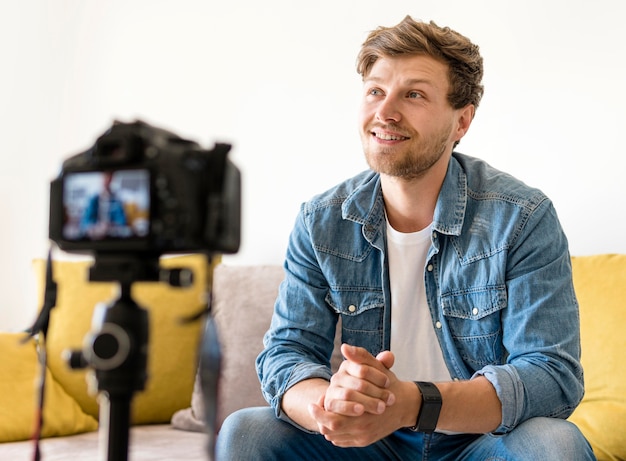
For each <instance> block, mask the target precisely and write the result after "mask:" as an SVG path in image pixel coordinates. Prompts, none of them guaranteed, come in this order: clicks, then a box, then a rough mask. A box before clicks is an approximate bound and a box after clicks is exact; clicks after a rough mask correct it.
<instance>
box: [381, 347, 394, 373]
mask: <svg viewBox="0 0 626 461" xmlns="http://www.w3.org/2000/svg"><path fill="white" fill-rule="evenodd" d="M376 360H378V361H379V362H380V363H382V364H383V365H384V366H385V368H387V369H388V370H390V369H391V367H393V364H394V363H395V361H396V357H395V355H393V352H391V351H382V352H381V353H380V354H378V355H377V356H376Z"/></svg>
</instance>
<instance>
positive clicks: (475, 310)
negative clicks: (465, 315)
mask: <svg viewBox="0 0 626 461" xmlns="http://www.w3.org/2000/svg"><path fill="white" fill-rule="evenodd" d="M472 314H474V315H476V314H478V308H477V307H475V308H474V309H472Z"/></svg>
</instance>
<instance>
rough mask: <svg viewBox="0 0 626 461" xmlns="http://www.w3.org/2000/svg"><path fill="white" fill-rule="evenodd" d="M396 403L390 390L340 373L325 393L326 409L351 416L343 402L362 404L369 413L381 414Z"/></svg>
mask: <svg viewBox="0 0 626 461" xmlns="http://www.w3.org/2000/svg"><path fill="white" fill-rule="evenodd" d="M394 401H395V398H394V397H392V393H391V392H390V391H389V390H387V389H381V388H379V387H378V386H375V385H373V384H371V383H370V382H368V381H366V380H363V379H360V378H355V377H353V376H351V375H350V374H348V373H345V372H341V371H340V372H338V373H335V374H334V375H333V376H332V378H331V379H330V386H329V388H328V389H327V390H326V393H325V399H324V408H326V409H327V410H331V411H333V412H340V413H341V414H346V415H348V416H349V415H352V413H345V410H344V408H345V405H344V403H343V402H354V403H360V404H361V405H362V406H363V410H364V411H365V412H367V413H371V414H381V413H382V412H383V411H384V410H385V407H386V406H388V405H391V404H392V403H393V402H394ZM356 411H360V410H356Z"/></svg>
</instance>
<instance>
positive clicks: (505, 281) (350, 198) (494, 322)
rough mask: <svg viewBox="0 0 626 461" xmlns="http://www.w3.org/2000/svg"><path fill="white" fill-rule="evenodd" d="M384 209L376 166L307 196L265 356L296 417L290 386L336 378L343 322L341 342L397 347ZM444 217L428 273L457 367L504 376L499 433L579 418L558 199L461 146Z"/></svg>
mask: <svg viewBox="0 0 626 461" xmlns="http://www.w3.org/2000/svg"><path fill="white" fill-rule="evenodd" d="M385 219H386V218H385V211H384V203H383V198H382V192H381V184H380V176H379V175H378V174H377V173H374V172H371V171H366V172H363V173H361V174H359V175H357V176H355V177H354V178H352V179H349V180H347V181H345V182H343V183H342V184H339V185H338V186H336V187H334V188H333V189H331V190H330V191H328V192H326V193H323V194H321V195H318V196H316V197H315V198H313V199H312V200H310V201H308V202H307V203H305V204H303V205H302V208H301V210H300V213H299V215H298V217H297V221H296V224H295V226H294V229H293V231H292V233H291V236H290V239H289V245H288V249H287V255H286V260H285V266H284V267H285V274H286V275H285V280H284V282H283V283H282V284H281V286H280V289H279V295H278V298H277V301H276V305H275V310H274V315H273V318H272V323H271V326H270V329H269V331H268V332H267V333H266V335H265V338H264V345H265V349H264V350H263V352H261V354H260V355H259V357H258V358H257V372H258V374H259V379H260V381H261V387H262V390H263V394H264V396H265V398H266V399H267V401H268V402H269V403H270V404H271V405H272V407H273V408H274V409H275V411H276V415H277V416H278V417H280V418H283V419H286V420H289V418H288V417H287V416H286V415H285V414H284V413H283V412H282V410H281V399H282V396H283V395H284V393H285V392H286V391H287V390H288V389H289V388H290V387H291V386H293V385H294V384H296V383H298V382H300V381H302V380H305V379H309V378H324V379H330V377H331V369H330V358H331V354H332V352H333V344H334V336H335V329H336V325H337V322H338V321H340V322H341V339H342V342H345V343H349V344H352V345H356V346H361V347H364V348H366V349H367V350H368V351H369V352H370V353H372V354H373V355H376V354H378V353H379V352H381V351H383V350H388V349H389V347H390V331H391V328H390V320H391V305H392V303H391V299H390V290H389V271H388V265H387V260H386V253H385V249H386V221H385ZM432 229H433V232H432V237H431V246H430V249H429V252H428V256H427V262H426V267H425V268H424V283H425V287H426V296H427V301H428V305H429V308H430V313H431V316H432V323H433V328H434V329H435V332H436V335H437V338H438V340H439V344H440V346H441V348H442V351H443V356H444V360H445V363H446V365H447V367H448V370H449V372H450V375H451V377H452V379H453V380H467V379H471V378H472V377H475V376H479V375H482V376H484V377H485V378H487V379H488V380H489V381H490V382H491V383H492V385H493V386H494V388H495V390H496V393H497V395H498V397H499V399H500V401H501V403H502V422H501V425H500V427H498V428H497V429H496V431H494V433H507V432H509V431H511V430H512V429H513V428H515V427H516V426H517V425H518V424H520V423H521V422H523V421H525V420H526V419H528V418H531V417H535V416H548V417H558V418H566V417H568V416H569V415H570V414H571V412H572V411H573V410H574V408H575V407H576V406H577V405H578V403H579V402H580V400H581V398H582V395H583V371H582V368H581V365H580V361H579V360H580V336H579V317H578V303H577V301H576V297H575V294H574V288H573V284H572V273H571V262H570V256H569V251H568V246H567V240H566V237H565V235H564V233H563V231H562V228H561V225H560V223H559V221H558V218H557V215H556V213H555V210H554V207H553V205H552V203H551V201H550V200H549V199H548V198H547V197H546V196H545V195H544V194H543V193H542V192H541V191H539V190H537V189H533V188H530V187H528V186H526V185H525V184H523V183H522V182H520V181H518V180H516V179H515V178H513V177H512V176H510V175H507V174H505V173H502V172H500V171H498V170H496V169H494V168H492V167H490V166H489V165H488V164H486V163H485V162H483V161H481V160H478V159H475V158H472V157H469V156H465V155H462V154H458V153H454V154H453V156H452V157H451V160H450V162H449V166H448V171H447V174H446V177H445V180H444V183H443V185H442V188H441V191H440V193H439V197H438V200H437V205H436V208H435V214H434V219H433V224H432ZM415 358H416V360H419V351H415ZM292 423H293V422H292Z"/></svg>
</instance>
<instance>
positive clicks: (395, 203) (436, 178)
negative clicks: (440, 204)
mask: <svg viewBox="0 0 626 461" xmlns="http://www.w3.org/2000/svg"><path fill="white" fill-rule="evenodd" d="M447 169H448V162H441V164H437V165H433V168H431V169H430V170H429V171H428V172H427V174H426V175H424V176H422V177H420V178H415V179H403V178H397V177H391V176H387V175H384V174H381V181H382V190H383V198H384V200H385V210H386V212H387V219H388V220H389V224H391V227H393V228H394V229H395V230H397V231H399V232H406V233H408V232H417V231H420V230H422V229H424V228H426V227H427V226H429V225H430V224H431V223H432V221H433V216H434V214H435V207H436V205H437V198H438V197H439V191H440V190H441V186H442V184H443V181H444V179H445V175H446V172H447Z"/></svg>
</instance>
